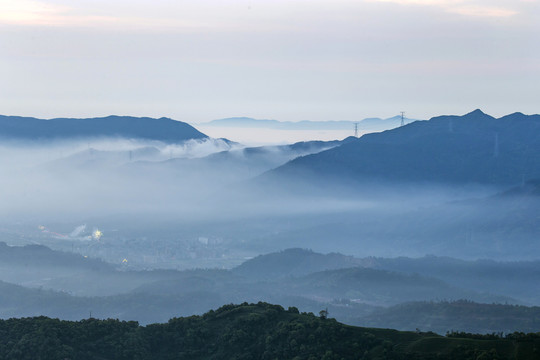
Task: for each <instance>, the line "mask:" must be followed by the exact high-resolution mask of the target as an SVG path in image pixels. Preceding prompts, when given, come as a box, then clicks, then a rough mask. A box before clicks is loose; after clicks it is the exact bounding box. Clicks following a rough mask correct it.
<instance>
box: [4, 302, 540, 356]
mask: <svg viewBox="0 0 540 360" xmlns="http://www.w3.org/2000/svg"><path fill="white" fill-rule="evenodd" d="M324 315H325V314H324V312H323V311H321V316H316V315H314V314H312V313H299V311H298V309H296V308H294V307H291V308H289V309H288V310H285V309H284V308H283V307H281V306H279V305H271V304H267V303H262V302H259V303H258V304H247V303H244V304H242V305H232V304H231V305H225V306H222V307H221V308H219V309H217V310H215V311H210V312H207V313H206V314H204V315H202V316H190V317H183V318H173V319H171V320H169V322H168V323H165V324H151V325H147V326H145V327H142V326H140V325H139V324H138V323H137V322H133V321H130V322H125V321H119V320H111V319H109V320H97V319H93V318H90V319H86V320H82V321H77V322H73V321H62V320H58V319H50V318H47V317H35V318H23V319H9V320H1V321H0V358H2V359H295V360H296V359H298V360H299V359H516V360H518V359H538V358H540V333H537V334H522V333H514V334H510V335H507V336H506V337H504V336H502V334H493V335H472V334H466V333H453V334H449V335H448V336H446V337H444V336H440V335H437V334H434V333H432V332H428V333H422V332H420V331H417V332H403V331H396V330H385V329H373V328H362V327H354V326H348V325H343V324H341V323H338V322H337V321H335V320H334V319H330V318H326V316H324ZM330 315H331V314H330Z"/></svg>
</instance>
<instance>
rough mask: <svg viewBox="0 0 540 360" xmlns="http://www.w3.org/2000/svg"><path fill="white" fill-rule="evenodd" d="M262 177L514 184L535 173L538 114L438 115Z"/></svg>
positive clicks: (539, 172) (538, 168) (539, 150)
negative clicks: (497, 117) (500, 116)
mask: <svg viewBox="0 0 540 360" xmlns="http://www.w3.org/2000/svg"><path fill="white" fill-rule="evenodd" d="M266 177H269V178H273V177H281V178H283V177H293V178H295V179H302V181H304V182H305V181H307V182H317V181H323V182H326V181H328V180H329V179H334V180H341V181H347V182H350V181H352V182H366V181H376V182H381V181H387V182H399V183H403V182H435V183H446V184H467V183H477V184H492V185H510V184H517V183H520V182H522V181H524V180H527V179H532V178H537V177H540V115H530V116H527V115H524V114H522V113H514V114H511V115H507V116H504V117H502V118H499V119H496V118H494V117H492V116H490V115H487V114H485V113H483V112H482V111H480V110H475V111H473V112H471V113H469V114H466V115H463V116H439V117H435V118H432V119H431V120H429V121H417V122H414V123H412V124H408V125H405V126H403V127H399V128H397V129H393V130H389V131H384V132H382V133H374V134H367V135H364V136H362V137H361V138H359V139H358V140H356V141H353V142H350V143H348V144H344V145H342V146H340V147H336V148H334V149H330V150H327V151H323V152H321V153H318V154H313V155H309V156H304V157H300V158H297V159H295V160H293V161H291V162H289V163H287V164H285V165H283V166H282V167H280V168H278V169H276V170H274V171H273V172H270V173H268V174H267V175H266Z"/></svg>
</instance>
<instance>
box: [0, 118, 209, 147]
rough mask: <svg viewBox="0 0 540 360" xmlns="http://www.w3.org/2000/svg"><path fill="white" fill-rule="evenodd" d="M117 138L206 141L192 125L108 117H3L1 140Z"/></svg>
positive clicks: (164, 120) (204, 136)
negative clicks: (43, 118) (47, 118)
mask: <svg viewBox="0 0 540 360" xmlns="http://www.w3.org/2000/svg"><path fill="white" fill-rule="evenodd" d="M96 137H118V138H127V139H143V140H158V141H163V142H167V143H178V142H182V141H185V140H189V139H204V138H207V137H208V136H206V135H205V134H203V133H201V132H200V131H198V130H197V129H195V128H194V127H192V126H191V125H189V124H186V123H184V122H181V121H176V120H172V119H169V118H164V117H162V118H159V119H153V118H148V117H131V116H107V117H101V118H88V119H69V118H57V119H50V120H42V119H36V118H32V117H19V116H4V115H0V138H4V139H8V140H9V139H13V140H32V141H35V140H71V139H77V138H96Z"/></svg>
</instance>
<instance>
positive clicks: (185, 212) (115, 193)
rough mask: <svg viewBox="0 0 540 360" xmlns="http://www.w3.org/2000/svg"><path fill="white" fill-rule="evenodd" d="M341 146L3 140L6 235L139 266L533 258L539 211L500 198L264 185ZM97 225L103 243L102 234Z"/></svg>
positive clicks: (477, 190) (396, 187)
mask: <svg viewBox="0 0 540 360" xmlns="http://www.w3.org/2000/svg"><path fill="white" fill-rule="evenodd" d="M331 146H335V145H330V144H322V145H321V144H318V145H317V146H315V147H310V148H307V149H303V150H301V151H296V150H292V149H291V148H288V147H264V148H256V149H246V148H242V146H241V145H239V144H235V143H230V142H226V141H224V140H215V139H208V140H204V141H190V142H187V143H186V144H184V145H166V144H162V143H157V142H141V141H126V140H104V139H102V140H99V141H98V140H95V139H94V140H82V141H79V142H70V143H54V144H50V143H49V144H37V145H36V144H34V145H28V144H13V143H12V144H8V145H6V144H4V145H3V146H2V148H1V155H0V166H1V168H2V173H1V175H0V196H1V198H2V202H1V205H0V214H1V215H2V218H3V220H2V231H3V237H4V240H5V241H7V242H8V243H9V244H19V245H20V244H26V243H40V244H46V245H47V246H50V247H52V248H54V249H61V250H65V251H74V252H78V253H81V254H83V255H87V256H92V257H99V258H102V259H104V260H106V261H110V262H113V263H119V262H121V261H123V260H124V259H126V258H129V265H130V266H131V267H133V268H189V267H230V266H233V265H235V264H238V263H240V262H241V261H243V260H244V259H245V258H246V257H252V256H256V255H258V254H260V253H264V252H269V251H276V250H281V249H285V248H289V247H301V248H311V249H313V250H317V251H323V252H341V253H345V254H350V255H357V256H372V255H373V256H385V257H393V256H423V255H426V254H434V255H450V256H454V257H458V258H467V259H475V258H486V257H487V258H502V257H504V258H505V259H530V258H535V256H534V254H535V253H534V252H533V251H536V250H538V249H537V246H536V245H535V244H534V242H531V241H530V240H531V239H533V238H534V237H535V233H536V231H537V226H536V222H535V221H534V219H533V218H531V215H530V211H531V206H532V207H533V208H534V206H536V205H535V203H534V202H533V203H532V204H530V203H520V202H518V203H516V201H515V200H514V199H508V198H505V197H498V196H495V197H493V195H494V194H497V193H498V192H499V191H501V190H502V189H497V188H489V187H481V186H467V187H464V186H460V187H448V186H446V187H443V186H435V185H427V184H391V185H390V184H381V183H367V182H365V183H361V182H358V183H356V184H353V185H351V184H342V183H339V182H330V183H323V185H322V186H321V185H320V184H319V185H306V184H303V183H302V184H299V183H291V182H288V181H287V179H286V178H281V179H279V180H276V178H271V179H272V180H271V181H269V180H268V179H267V178H266V177H265V176H264V174H265V172H266V171H269V170H271V169H273V168H275V167H278V166H280V165H282V164H284V163H285V162H287V161H289V160H291V159H293V158H295V157H296V156H301V155H306V154H309V153H312V152H317V151H321V150H324V149H326V148H329V147H331ZM495 202H496V204H497V205H496V206H494V203H495ZM96 229H99V230H100V231H101V232H102V235H101V236H100V237H99V238H96V237H93V236H92V234H93V232H94V231H95V230H96ZM516 244H519V245H520V246H516Z"/></svg>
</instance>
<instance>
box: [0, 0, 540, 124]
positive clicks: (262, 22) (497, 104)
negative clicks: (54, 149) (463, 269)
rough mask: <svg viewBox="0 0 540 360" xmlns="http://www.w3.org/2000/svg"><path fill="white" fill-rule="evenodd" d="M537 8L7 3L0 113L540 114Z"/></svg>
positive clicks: (387, 2)
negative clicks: (472, 111) (402, 112)
mask: <svg viewBox="0 0 540 360" xmlns="http://www.w3.org/2000/svg"><path fill="white" fill-rule="evenodd" d="M539 1H540V0H454V1H451V0H355V1H353V0H328V1H327V0H310V1H308V0H290V1H284V0H264V1H263V0H238V1H227V0H197V1H182V0H174V1H173V0H170V1H166V0H152V1H146V0H129V1H127V0H126V1H124V0H107V1H104V0H77V1H73V0H52V1H40V0H36V1H33V0H0V61H1V63H0V79H1V82H2V84H1V86H0V114H6V115H22V116H36V117H43V118H51V117H93V116H104V115H109V114H117V115H134V116H152V117H161V116H167V117H171V118H174V119H178V120H182V121H187V122H203V121H209V120H213V119H218V118H224V117H231V116H250V117H255V118H266V119H278V120H284V121H285V120H287V121H296V120H308V119H309V120H358V119H362V118H365V117H374V116H377V117H390V116H393V115H396V114H398V113H399V111H402V110H403V111H406V113H407V116H409V117H411V118H429V117H431V116H435V115H440V114H463V113H466V112H469V111H471V110H474V109H476V108H481V109H483V110H484V111H485V112H487V113H490V114H492V115H494V116H502V115H505V114H507V113H511V112H515V111H521V112H524V113H528V114H531V113H540V101H539V98H540V41H539V40H540V25H539V23H540V22H539V21H538V19H539V18H540V11H539V9H540V2H539Z"/></svg>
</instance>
